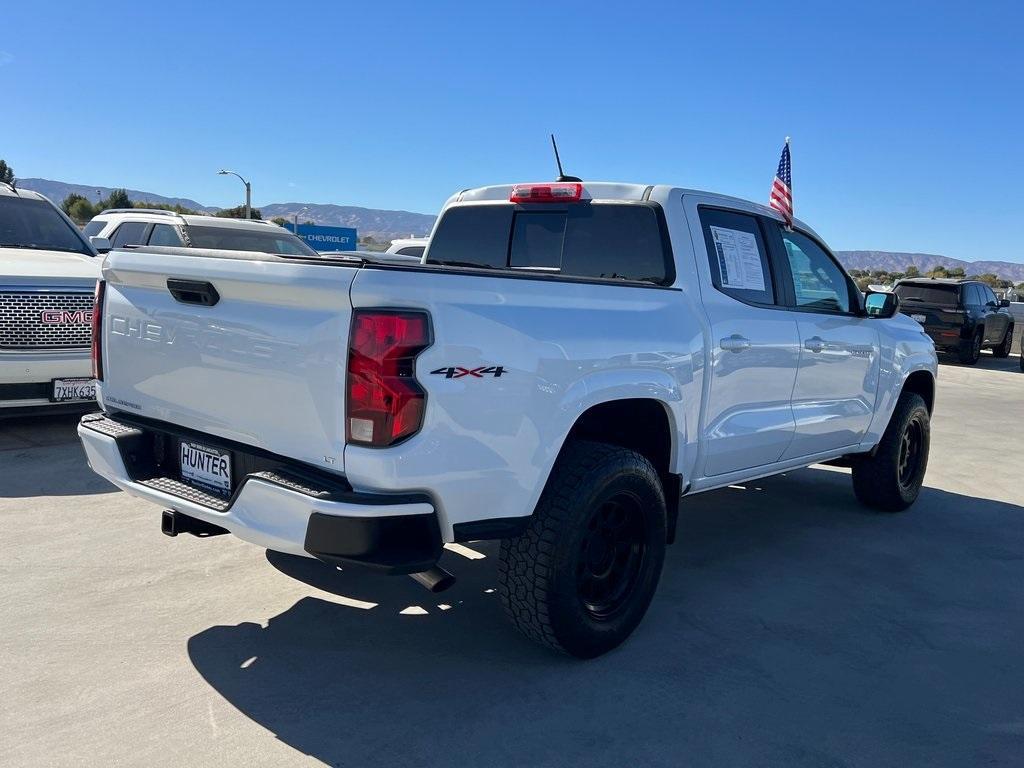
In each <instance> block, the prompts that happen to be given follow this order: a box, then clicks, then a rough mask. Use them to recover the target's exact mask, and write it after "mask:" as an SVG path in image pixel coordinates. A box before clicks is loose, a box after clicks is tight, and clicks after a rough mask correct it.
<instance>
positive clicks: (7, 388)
mask: <svg viewBox="0 0 1024 768" xmlns="http://www.w3.org/2000/svg"><path fill="white" fill-rule="evenodd" d="M99 277H100V259H99V258H98V257H97V255H96V251H95V250H94V249H93V248H92V246H91V245H90V244H89V243H88V241H86V239H85V237H83V236H82V235H81V234H80V233H79V231H78V228H77V227H76V226H75V225H74V223H73V222H72V221H71V220H70V219H69V218H68V217H67V216H65V215H64V214H63V213H62V212H61V211H60V209H59V208H57V207H56V206H55V205H54V204H53V203H51V202H50V201H49V200H47V199H46V198H45V197H43V196H42V195H40V194H39V193H38V192H32V191H29V190H26V189H18V188H17V187H15V186H13V185H10V184H5V183H0V417H3V416H12V415H15V414H25V413H33V412H39V411H40V410H46V411H52V410H56V409H68V408H72V409H76V410H80V409H82V407H83V406H84V407H89V406H90V405H94V400H95V384H94V382H93V379H92V365H91V363H90V361H89V347H90V338H91V326H92V309H93V292H94V291H95V289H96V281H97V280H99Z"/></svg>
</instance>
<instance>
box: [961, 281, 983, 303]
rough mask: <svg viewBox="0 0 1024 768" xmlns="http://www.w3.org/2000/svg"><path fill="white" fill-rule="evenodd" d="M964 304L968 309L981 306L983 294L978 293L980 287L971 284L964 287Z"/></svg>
mask: <svg viewBox="0 0 1024 768" xmlns="http://www.w3.org/2000/svg"><path fill="white" fill-rule="evenodd" d="M963 292H964V304H965V305H966V306H968V307H977V306H979V305H980V304H981V294H980V293H978V286H976V285H975V284H974V283H969V284H967V285H965V286H964V287H963Z"/></svg>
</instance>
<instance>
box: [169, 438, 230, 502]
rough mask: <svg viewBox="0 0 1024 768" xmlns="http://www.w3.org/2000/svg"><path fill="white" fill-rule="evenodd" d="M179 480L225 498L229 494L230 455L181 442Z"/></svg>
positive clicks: (214, 449) (195, 444)
mask: <svg viewBox="0 0 1024 768" xmlns="http://www.w3.org/2000/svg"><path fill="white" fill-rule="evenodd" d="M179 458H180V460H181V479H182V480H184V481H185V482H186V483H193V484H195V485H200V486H202V487H204V488H210V489H212V490H214V491H216V492H217V493H220V494H223V495H225V496H227V495H229V494H230V493H231V454H230V453H225V452H223V451H218V450H217V449H216V448H207V447H206V446H205V445H199V444H198V443H186V442H184V441H182V443H181V452H180V454H179Z"/></svg>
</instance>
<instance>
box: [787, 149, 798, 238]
mask: <svg viewBox="0 0 1024 768" xmlns="http://www.w3.org/2000/svg"><path fill="white" fill-rule="evenodd" d="M786 149H789V136H787V137H786ZM789 179H790V181H789V200H790V203H789V204H790V206H791V207H792V208H793V213H792V214H791V216H792V217H793V218H794V219H795V218H796V201H795V200H793V152H792V151H790V153H789ZM786 229H788V230H789V231H790V232H792V231H793V225H792V224H787V225H786Z"/></svg>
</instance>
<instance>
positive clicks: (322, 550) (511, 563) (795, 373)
mask: <svg viewBox="0 0 1024 768" xmlns="http://www.w3.org/2000/svg"><path fill="white" fill-rule="evenodd" d="M103 272H104V279H105V282H104V283H101V284H100V285H101V290H100V291H99V292H98V296H99V306H98V308H97V312H98V313H100V314H99V316H100V317H101V322H100V325H101V329H100V335H99V337H98V341H99V343H98V360H97V365H98V368H99V378H100V384H99V385H98V394H99V398H100V401H101V403H102V405H103V408H104V410H105V414H96V415H94V416H87V417H85V418H84V419H83V421H82V423H81V425H80V428H79V434H80V436H81V438H82V441H83V443H84V445H85V450H86V453H87V455H88V459H89V463H90V464H91V466H92V468H93V469H94V470H95V471H96V472H98V473H99V474H101V475H103V476H104V477H106V478H108V479H109V480H110V481H111V482H113V483H115V484H116V485H118V486H120V487H121V488H123V489H124V490H125V491H127V492H128V493H130V494H133V495H136V496H139V497H140V498H143V499H147V500H149V501H152V502H154V503H155V504H158V505H160V506H162V507H164V508H165V510H166V511H165V512H164V513H163V530H164V532H165V533H168V534H171V535H174V534H176V533H178V532H189V533H195V534H198V535H210V534H217V533H227V532H231V533H233V534H235V535H237V536H239V537H241V538H243V539H246V540H248V541H251V542H253V543H256V544H258V545H260V546H263V547H267V548H269V549H273V550H278V551H281V552H286V553H292V554H295V555H305V556H308V557H315V558H319V559H320V560H323V561H325V562H327V563H333V564H343V565H345V566H346V567H347V566H349V565H361V566H368V567H370V568H376V569H379V570H382V571H385V572H391V573H409V574H415V575H416V576H417V580H418V581H421V582H423V583H425V584H426V585H428V586H432V587H434V588H438V587H442V586H444V585H445V584H446V583H447V582H448V581H449V580H450V578H451V577H450V574H447V573H445V572H444V571H442V570H441V569H440V568H439V567H438V566H437V560H438V557H439V555H440V554H441V549H442V546H443V545H444V544H445V543H448V542H464V541H472V540H478V539H501V540H502V541H501V546H500V553H501V555H500V564H499V571H498V578H499V592H500V594H501V599H502V601H503V602H504V605H505V608H506V611H507V613H508V616H509V617H510V618H511V620H512V622H513V623H514V624H515V625H516V626H517V627H518V628H519V629H520V630H522V631H523V632H524V633H525V634H526V635H528V636H529V637H531V638H533V639H534V640H537V641H539V642H541V643H543V644H545V645H547V646H549V647H551V648H554V649H558V650H561V651H564V652H567V653H570V654H574V655H576V656H581V657H590V656H595V655H598V654H600V653H603V652H605V651H607V650H609V649H610V648H613V647H614V646H616V645H617V644H619V643H621V642H622V641H623V640H624V639H625V638H626V637H627V636H628V635H629V634H630V633H631V632H632V631H633V629H634V628H635V627H636V626H637V624H638V623H639V622H640V620H641V618H642V617H643V615H644V613H645V611H646V610H647V606H648V603H649V602H650V600H651V597H652V595H653V593H654V590H655V587H656V585H657V582H658V578H659V574H660V571H661V567H662V562H663V558H664V553H665V546H666V544H667V543H670V542H671V541H672V540H673V538H674V536H675V527H676V519H677V513H678V509H679V505H680V504H681V503H685V500H686V498H687V496H689V495H691V494H694V493H699V492H702V491H707V490H710V489H712V488H719V487H722V486H726V485H730V484H733V483H739V482H744V481H748V480H751V479H753V478H757V477H761V476H764V475H770V474H774V473H778V472H783V471H787V470H791V469H794V468H797V467H803V466H806V465H809V464H813V463H817V462H826V461H831V462H840V463H844V464H846V465H848V466H852V468H853V489H854V491H855V493H856V495H857V497H858V498H859V499H860V500H861V501H862V502H863V503H865V504H867V505H868V506H871V507H874V508H876V509H881V510H891V511H894V510H901V509H904V508H906V507H908V506H909V505H910V504H912V503H913V502H914V500H915V499H916V498H917V495H918V491H919V490H920V488H921V484H922V481H923V478H924V473H925V467H926V464H927V459H928V445H929V418H930V414H931V411H932V405H933V400H934V393H935V374H936V356H935V350H934V348H933V346H932V342H931V341H930V340H929V339H928V337H927V336H925V335H924V334H923V333H922V331H921V327H920V326H919V325H918V324H917V323H915V322H914V321H912V320H911V319H910V318H907V317H904V316H902V315H899V314H895V310H896V304H897V301H898V300H897V298H896V297H895V296H894V295H892V294H873V295H869V296H868V297H867V299H866V301H865V300H864V299H863V298H862V297H861V294H860V293H859V292H858V290H857V288H856V286H855V285H854V284H853V282H852V281H851V280H850V278H849V277H848V275H847V274H846V272H845V271H844V270H843V268H842V267H841V266H840V265H839V263H838V262H837V261H836V260H835V258H834V257H833V256H832V254H831V253H830V252H829V250H828V248H827V247H826V246H825V245H824V244H823V242H822V241H821V239H820V238H819V237H818V236H817V235H815V233H814V232H813V231H812V230H811V229H810V228H808V227H807V226H805V225H804V224H802V223H799V222H797V223H796V224H795V225H794V227H793V228H792V229H787V228H785V227H784V226H783V225H782V223H781V222H780V221H779V219H778V217H777V215H776V214H775V213H774V212H773V211H771V210H770V209H768V208H765V207H764V206H761V205H756V204H754V203H749V202H745V201H743V200H737V199H734V198H729V197H724V196H721V195H715V194H708V193H704V192H695V191H691V190H686V189H678V188H675V187H669V186H647V185H643V184H612V183H585V184H583V183H575V182H558V183H537V184H517V185H505V186H493V187H485V188H481V189H473V190H466V191H464V192H460V193H459V194H457V195H455V196H454V197H452V198H451V199H450V200H449V201H448V203H447V204H446V205H445V207H444V209H443V210H442V212H441V215H440V217H439V219H438V221H437V223H436V225H435V227H434V231H433V233H432V235H431V239H430V244H429V246H428V248H427V251H426V253H425V254H424V257H423V261H422V262H421V263H419V264H388V263H370V262H368V261H364V260H360V259H358V258H352V257H350V256H347V255H346V254H344V253H339V254H337V255H336V257H327V256H321V257H319V258H317V259H308V258H301V257H290V256H274V255H265V254H255V253H250V254H241V253H237V252H224V251H212V250H211V251H198V250H196V249H189V250H188V251H187V252H186V251H185V250H180V249H173V248H149V249H136V250H131V251H113V252H111V253H110V255H109V256H108V257H107V260H106V263H105V265H104V270H103Z"/></svg>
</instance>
